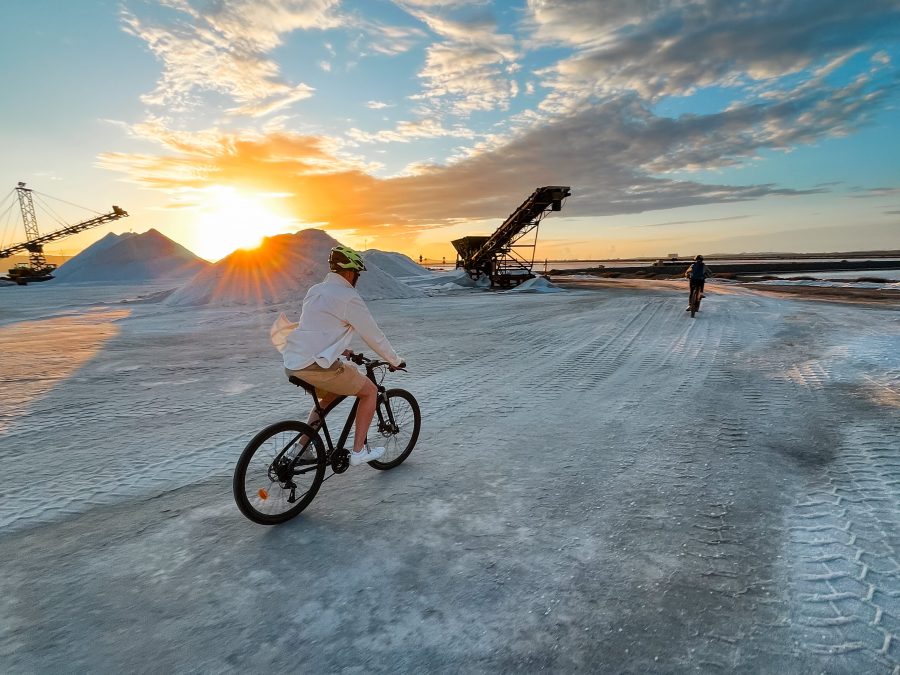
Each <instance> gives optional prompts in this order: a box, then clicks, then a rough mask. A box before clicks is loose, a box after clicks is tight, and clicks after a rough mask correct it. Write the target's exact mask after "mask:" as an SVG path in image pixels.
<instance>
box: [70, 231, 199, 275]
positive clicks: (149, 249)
mask: <svg viewBox="0 0 900 675" xmlns="http://www.w3.org/2000/svg"><path fill="white" fill-rule="evenodd" d="M208 266H209V263H208V262H206V261H205V260H203V259H202V258H198V257H197V256H196V255H194V254H193V253H191V252H190V251H189V250H187V249H186V248H185V247H184V246H182V245H181V244H178V243H176V242H174V241H172V240H171V239H169V238H168V237H167V236H165V235H164V234H161V233H160V232H157V231H156V230H153V229H151V230H148V231H147V232H144V233H143V234H133V233H131V232H126V233H124V234H118V235H117V234H113V233H112V232H110V233H109V234H107V235H106V236H105V237H103V239H100V240H99V241H97V242H94V243H93V244H92V245H91V246H88V247H87V248H86V249H84V250H83V251H82V252H81V253H79V254H78V255H77V256H75V257H74V258H72V259H71V260H68V261H66V263H64V264H63V265H61V266H60V268H59V269H58V270H56V272H54V273H53V276H54V280H55V281H54V283H55V282H64V283H81V282H120V283H132V282H139V281H150V280H161V279H176V280H178V281H183V280H184V279H186V278H188V277H192V276H194V275H195V274H196V273H197V272H199V271H200V270H202V269H205V268H206V267H208Z"/></svg>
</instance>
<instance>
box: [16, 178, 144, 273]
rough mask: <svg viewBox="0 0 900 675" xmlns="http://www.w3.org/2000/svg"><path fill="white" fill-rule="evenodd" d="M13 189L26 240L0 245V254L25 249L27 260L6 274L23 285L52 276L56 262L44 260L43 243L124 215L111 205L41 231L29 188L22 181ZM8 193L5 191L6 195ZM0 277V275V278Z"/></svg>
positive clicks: (125, 215)
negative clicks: (71, 222)
mask: <svg viewBox="0 0 900 675" xmlns="http://www.w3.org/2000/svg"><path fill="white" fill-rule="evenodd" d="M14 190H15V192H16V195H17V197H18V200H19V208H20V209H21V211H22V222H23V223H24V225H25V239H26V241H23V242H20V243H18V244H14V245H12V246H10V247H8V248H3V249H0V258H8V257H10V256H11V255H14V254H16V253H21V252H23V251H28V260H29V262H28V263H27V264H25V263H22V264H19V265H16V266H15V267H12V268H10V270H9V276H8V277H7V278H8V279H9V280H10V281H15V282H16V283H17V284H19V285H20V286H24V285H25V284H27V283H28V282H30V281H47V280H48V279H52V278H53V272H54V270H56V265H53V264H51V263H48V262H47V259H46V258H45V257H44V244H46V243H48V242H51V241H56V240H57V239H62V238H63V237H68V236H70V235H73V234H77V233H78V232H83V231H84V230H89V229H90V228H92V227H97V226H98V225H103V224H104V223H110V222H112V221H114V220H119V218H127V217H128V213H127V212H126V211H125V210H124V209H122V208H119V207H118V206H113V207H112V211H110V212H109V213H101V214H99V215H98V216H96V217H94V218H90V219H89V220H85V221H82V222H80V223H76V224H75V225H66V224H65V223H63V227H61V228H60V229H58V230H54V231H53V232H50V233H49V234H44V235H42V234H41V233H40V232H39V231H38V226H37V216H36V215H35V212H34V198H33V196H32V192H33V190H31V189H30V188H27V187H25V183H22V182H20V183H19V184H18V185H17V186H16V187H15V188H14ZM38 194H40V193H38ZM10 195H11V193H10ZM10 195H7V199H8V198H9V196H10ZM46 196H49V195H46ZM5 201H6V200H5V199H4V202H5ZM12 207H13V204H10V208H12ZM2 278H3V277H0V279H2Z"/></svg>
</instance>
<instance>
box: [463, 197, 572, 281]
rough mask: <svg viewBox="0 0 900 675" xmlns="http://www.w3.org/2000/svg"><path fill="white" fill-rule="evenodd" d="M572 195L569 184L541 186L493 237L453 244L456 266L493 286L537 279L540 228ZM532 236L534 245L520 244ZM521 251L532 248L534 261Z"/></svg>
mask: <svg viewBox="0 0 900 675" xmlns="http://www.w3.org/2000/svg"><path fill="white" fill-rule="evenodd" d="M571 194H572V191H571V189H570V188H569V187H568V186H565V185H548V186H545V187H539V188H537V189H536V190H535V191H534V192H533V193H532V194H531V196H529V197H528V198H527V199H526V200H525V201H524V202H522V204H521V205H520V206H519V208H517V209H516V210H515V211H513V212H512V213H511V214H510V215H509V217H508V218H507V219H506V220H504V221H503V224H502V225H501V226H500V227H498V228H497V230H496V231H495V232H494V234H492V235H491V236H489V237H485V236H473V237H463V238H462V239H456V240H454V241H452V242H450V243H451V244H453V248H455V249H456V267H457V268H460V267H462V268H463V269H465V270H466V272H468V273H469V276H470V277H472V278H473V279H477V278H478V277H480V276H481V275H485V276H486V277H487V278H489V279H490V280H491V286H500V287H502V288H507V287H509V286H517V285H519V284H520V283H522V282H523V281H525V280H527V279H533V278H534V274H532V273H531V268H532V267H533V266H534V250H535V248H536V246H537V235H538V226H539V225H540V223H541V221H542V220H543V219H544V217H546V216H547V215H549V214H550V213H551V212H552V211H561V210H562V203H563V201H564V200H565V199H566V197H568V196H569V195H571ZM531 233H533V234H534V239H533V241H532V242H531V243H530V244H529V243H519V242H521V241H522V239H523V238H524V237H525V236H526V235H528V234H531ZM517 248H526V249H527V248H530V249H531V258H530V260H529V259H528V258H526V257H525V256H522V255H520V254H519V253H518V252H517V251H516V250H515V249H517Z"/></svg>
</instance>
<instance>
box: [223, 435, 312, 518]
mask: <svg viewBox="0 0 900 675" xmlns="http://www.w3.org/2000/svg"><path fill="white" fill-rule="evenodd" d="M324 477H325V446H324V445H323V443H322V439H321V438H320V437H319V435H318V433H316V431H315V430H314V429H313V428H312V427H310V426H309V425H308V424H305V423H303V422H296V421H287V422H278V423H277V424H273V425H271V426H268V427H266V428H265V429H263V430H262V431H260V432H259V433H258V434H256V436H254V437H253V440H251V441H250V442H249V443H248V444H247V447H246V448H244V452H243V453H241V457H240V459H239V460H238V463H237V466H236V467H235V469H234V482H233V490H234V501H235V503H237V506H238V508H239V509H240V511H241V513H243V514H244V515H245V516H247V518H249V519H250V520H252V521H253V522H254V523H259V524H261V525H277V524H278V523H283V522H285V521H286V520H290V519H291V518H293V517H294V516H296V515H297V514H298V513H300V512H301V511H302V510H303V509H305V508H306V507H307V506H309V503H310V502H311V501H312V500H313V497H315V496H316V493H317V492H318V491H319V486H320V485H321V484H322V481H323V479H324Z"/></svg>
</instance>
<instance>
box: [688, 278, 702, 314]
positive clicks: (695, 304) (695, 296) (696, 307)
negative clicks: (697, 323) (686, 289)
mask: <svg viewBox="0 0 900 675" xmlns="http://www.w3.org/2000/svg"><path fill="white" fill-rule="evenodd" d="M700 297H701V295H700V284H696V285H693V284H692V287H691V295H690V299H689V300H688V307H690V309H691V318H692V319H693V318H694V315H695V314H696V313H697V312H699V311H700Z"/></svg>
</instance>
